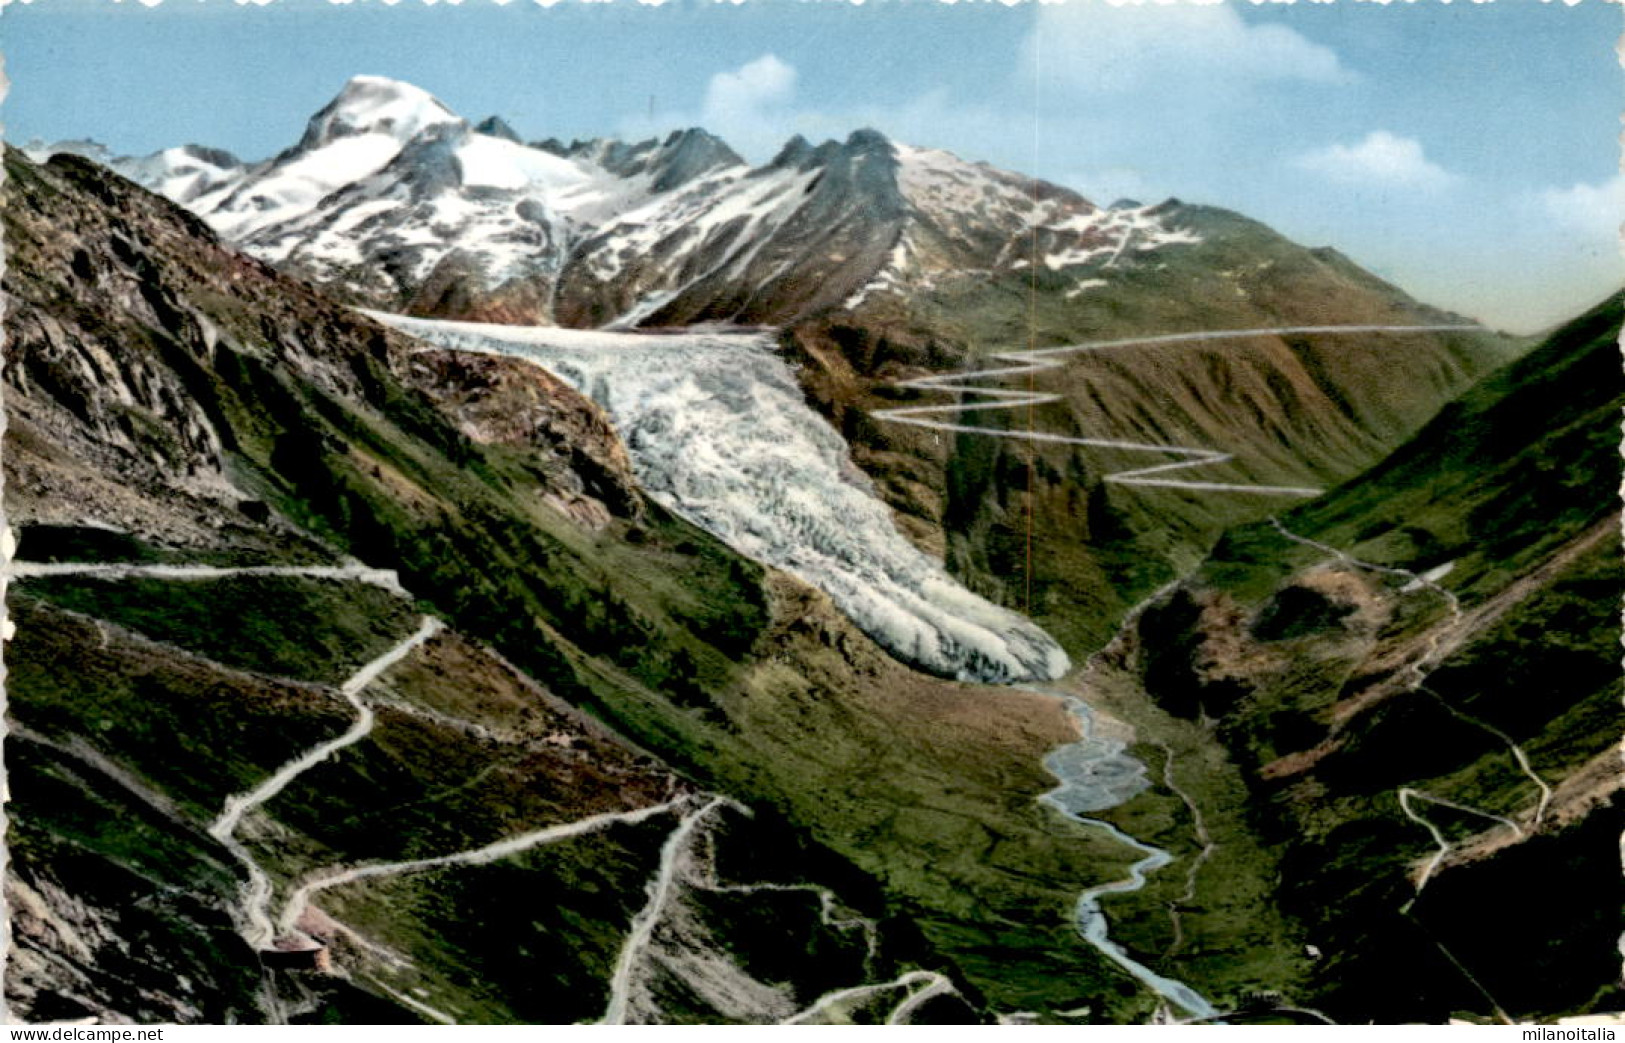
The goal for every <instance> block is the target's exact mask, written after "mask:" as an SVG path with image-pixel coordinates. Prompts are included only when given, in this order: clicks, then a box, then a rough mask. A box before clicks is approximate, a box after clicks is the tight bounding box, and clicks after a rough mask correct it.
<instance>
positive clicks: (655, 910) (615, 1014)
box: [598, 797, 734, 1025]
mask: <svg viewBox="0 0 1625 1043" xmlns="http://www.w3.org/2000/svg"><path fill="white" fill-rule="evenodd" d="M733 803H734V802H733V801H731V800H729V799H728V798H727V797H712V798H711V800H709V801H707V802H706V803H705V804H704V805H702V806H701V807H700V808H698V809H697V810H695V811H694V812H692V813H690V814H689V815H687V816H685V817H684V818H683V820H682V821H681V822H679V823H678V824H677V828H676V829H674V830H672V831H671V836H669V837H667V838H666V842H665V843H664V844H662V845H661V847H660V870H659V872H658V873H656V874H655V879H654V881H653V883H651V884H650V885H649V901H648V903H647V904H646V905H645V906H644V907H643V909H642V910H640V911H639V912H638V914H637V916H635V917H633V919H632V930H631V931H630V933H628V934H627V936H626V941H625V943H624V944H623V945H622V946H621V954H620V956H619V958H618V959H617V960H616V961H615V973H614V976H613V977H611V979H610V984H609V1005H608V1007H607V1008H606V1009H605V1010H604V1016H603V1017H602V1018H600V1019H599V1022H598V1023H599V1024H601V1025H624V1024H626V1019H627V1015H628V1014H629V1013H630V1012H631V1003H632V987H633V977H634V975H635V974H636V973H637V969H638V965H639V964H640V963H641V962H642V959H643V954H644V950H645V949H647V948H648V945H649V940H650V939H651V938H652V937H653V936H654V931H655V928H656V927H657V926H658V925H659V923H660V918H661V916H662V915H663V914H664V912H665V909H666V904H667V903H668V902H670V901H671V898H672V894H673V893H674V892H675V890H676V888H677V873H678V869H679V864H680V862H681V860H682V857H683V855H684V854H685V853H686V851H687V847H688V839H689V837H690V836H692V835H693V833H694V830H695V829H697V828H698V827H699V825H700V821H701V820H702V819H704V818H705V816H706V815H708V814H710V813H711V812H712V811H714V810H716V809H717V808H719V807H721V806H723V805H724V804H733Z"/></svg>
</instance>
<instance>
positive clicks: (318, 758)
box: [209, 616, 442, 949]
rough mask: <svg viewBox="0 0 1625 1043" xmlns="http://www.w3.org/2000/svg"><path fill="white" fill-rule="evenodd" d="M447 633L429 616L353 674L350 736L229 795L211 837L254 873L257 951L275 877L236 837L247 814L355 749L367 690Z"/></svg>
mask: <svg viewBox="0 0 1625 1043" xmlns="http://www.w3.org/2000/svg"><path fill="white" fill-rule="evenodd" d="M441 629H442V624H441V622H440V621H439V620H438V619H435V618H433V617H431V616H425V617H423V621H422V623H421V624H420V625H419V626H418V629H417V631H416V632H415V633H413V634H412V636H410V637H408V638H406V639H405V640H404V641H402V642H400V643H399V644H397V645H396V646H395V647H394V648H391V649H390V650H389V651H387V652H385V653H384V654H383V655H381V656H379V657H378V658H377V659H374V660H373V661H372V662H370V663H367V664H366V665H365V666H363V667H362V668H361V669H360V670H357V671H356V672H355V673H354V674H353V675H351V677H350V679H349V680H347V681H345V682H344V685H343V686H342V687H341V688H340V689H339V692H340V694H341V695H343V696H344V698H345V699H346V700H347V701H348V702H349V703H350V705H351V706H353V707H354V708H355V711H356V721H355V723H354V724H352V725H351V726H350V727H349V728H348V729H346V730H345V732H344V734H342V735H340V736H338V737H337V738H334V739H329V740H327V741H326V742H322V743H318V744H317V745H316V746H313V747H311V748H310V749H309V750H307V751H305V752H304V753H303V754H301V755H299V756H298V757H295V758H294V759H293V760H291V761H289V762H288V763H286V764H284V765H283V766H282V767H280V768H278V769H277V770H276V771H275V772H274V773H272V775H271V776H270V777H269V778H267V779H266V780H265V781H264V782H262V783H260V784H259V785H258V786H256V787H254V788H253V789H252V790H249V791H247V792H246V793H240V794H235V795H233V796H230V797H227V798H226V802H225V805H224V806H223V807H222V809H221V812H220V814H219V816H218V817H216V819H215V820H214V821H213V822H212V823H210V825H209V835H210V836H212V837H214V838H215V839H216V840H218V841H220V843H222V844H224V845H225V847H226V849H227V850H228V851H230V852H231V853H232V855H233V856H234V857H236V859H237V860H238V861H239V862H241V863H242V865H243V867H244V868H245V869H247V870H248V875H249V882H248V883H247V884H246V885H245V886H244V889H243V895H242V907H241V917H242V923H241V925H240V929H241V931H242V933H243V938H244V940H245V941H247V942H248V943H249V944H250V945H251V946H253V947H254V948H256V949H265V948H267V947H269V946H270V944H271V942H272V941H273V940H274V937H275V932H274V929H273V926H272V923H271V916H270V903H271V890H272V887H271V880H270V877H269V876H268V875H267V874H266V872H265V870H264V869H262V868H261V867H260V865H259V863H258V862H257V861H256V860H255V859H254V856H253V855H251V854H250V853H249V851H248V849H247V848H246V847H244V846H243V844H242V842H241V841H239V840H238V839H237V837H236V832H237V827H238V826H239V825H240V824H241V822H242V819H243V816H244V815H246V814H247V813H248V812H250V811H252V810H254V809H255V808H258V807H259V806H260V805H262V804H264V803H265V802H266V801H268V800H270V799H271V798H272V797H274V796H276V795H277V794H278V793H280V792H282V790H283V789H284V788H286V787H287V785H288V783H290V782H292V781H293V780H294V779H296V778H298V777H299V776H300V775H302V774H304V773H305V772H306V771H309V770H310V769H311V768H313V767H315V766H316V765H317V764H320V763H321V762H322V761H324V760H326V759H327V758H328V757H330V756H332V755H333V754H334V753H336V752H337V751H339V750H341V749H343V748H345V747H346V746H352V745H354V744H355V743H358V742H360V741H361V740H362V739H363V738H365V737H366V736H367V734H368V733H369V732H371V731H372V726H373V721H374V714H373V710H372V707H371V706H369V705H368V704H367V703H365V702H363V701H362V700H361V698H360V694H361V691H362V690H363V689H365V688H366V687H367V686H368V685H370V684H371V683H372V682H373V681H375V680H377V679H378V677H379V676H380V675H381V674H383V672H384V671H385V670H388V669H389V668H390V667H391V666H394V665H395V664H396V663H398V662H400V661H401V660H402V659H405V658H406V657H407V656H408V655H410V654H411V653H412V652H413V650H415V649H416V648H418V647H419V646H420V645H422V644H423V643H424V642H426V641H428V640H429V639H430V638H432V637H433V636H434V635H435V634H437V633H439V632H440V630H441Z"/></svg>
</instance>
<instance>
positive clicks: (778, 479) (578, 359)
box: [369, 312, 1069, 682]
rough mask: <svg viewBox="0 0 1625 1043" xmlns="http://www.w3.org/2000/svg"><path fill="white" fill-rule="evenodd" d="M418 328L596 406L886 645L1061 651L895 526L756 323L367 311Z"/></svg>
mask: <svg viewBox="0 0 1625 1043" xmlns="http://www.w3.org/2000/svg"><path fill="white" fill-rule="evenodd" d="M369 314H372V315H373V317H374V318H377V319H379V320H380V321H383V322H386V323H388V324H390V325H392V326H394V327H396V328H398V329H400V330H402V331H404V332H406V333H408V334H411V335H413V336H415V337H417V338H419V339H421V340H423V341H425V342H427V343H429V344H433V345H436V346H439V347H443V348H450V349H456V350H465V351H478V352H483V353H487V354H499V355H511V356H516V357H520V358H526V359H529V360H531V361H533V362H536V363H538V364H540V365H542V366H545V367H546V368H547V369H548V370H550V371H551V372H553V373H555V374H557V375H558V376H559V377H561V378H562V379H564V380H566V381H568V382H569V383H570V384H572V385H573V386H574V387H576V388H577V389H578V390H580V391H582V392H583V393H584V394H586V395H588V396H589V397H591V398H592V399H594V400H595V401H597V402H598V403H599V404H601V405H603V406H604V407H605V408H606V409H608V411H609V413H610V415H611V417H612V418H613V420H614V422H615V426H616V428H617V430H618V431H619V433H620V435H621V438H622V440H623V441H624V442H625V443H626V447H627V450H628V451H629V452H630V454H631V457H632V462H633V466H634V468H635V469H636V471H637V475H638V479H639V481H640V482H641V483H642V484H643V486H644V488H645V489H646V490H647V491H648V492H649V494H650V495H651V496H653V497H654V498H655V499H656V500H658V501H659V502H660V503H661V504H663V505H665V506H666V507H668V508H670V509H672V510H674V511H676V512H678V513H679V514H681V515H683V516H684V517H686V518H688V519H689V520H690V521H692V522H694V523H695V524H697V525H699V526H701V527H702V528H704V529H706V530H707V531H709V532H711V533H713V534H715V535H716V536H718V537H719V538H721V539H722V540H724V541H725V542H727V543H728V544H729V545H730V546H732V547H733V548H735V549H736V550H738V551H740V552H741V553H743V554H746V555H748V556H750V557H753V558H756V559H757V560H760V561H763V562H766V563H768V564H770V565H773V566H775V567H778V568H782V569H784V570H786V571H788V572H791V573H793V574H795V575H796V576H799V577H800V578H802V579H804V580H806V581H807V582H809V583H811V584H812V585H814V586H816V587H818V588H819V589H821V590H823V591H824V592H825V593H827V594H829V596H830V597H831V598H832V599H833V600H834V601H835V603H836V605H837V606H839V607H840V608H841V610H842V611H844V612H845V613H846V614H847V615H848V616H849V617H850V618H851V619H852V621H853V622H854V623H856V624H857V625H858V626H859V627H860V628H862V629H863V630H864V632H865V633H867V634H869V635H870V636H871V637H873V638H874V639H875V640H876V641H877V642H878V643H879V644H881V645H882V646H884V647H885V648H886V649H887V650H888V651H890V652H892V653H893V654H894V655H896V656H897V657H898V658H900V659H903V660H905V661H908V662H911V663H913V664H915V665H918V666H920V667H923V668H924V669H927V670H930V671H932V672H935V673H938V674H943V675H947V676H952V677H958V678H960V679H963V680H973V681H985V682H1009V681H1015V680H1021V679H1026V678H1055V677H1059V676H1060V675H1062V674H1063V673H1065V672H1066V670H1067V669H1068V667H1069V663H1068V661H1067V656H1066V653H1065V652H1063V651H1062V650H1061V648H1060V646H1059V645H1057V644H1056V643H1055V642H1054V640H1053V639H1051V638H1050V637H1049V635H1047V634H1045V633H1044V632H1043V631H1042V630H1040V629H1039V628H1038V627H1037V626H1035V625H1034V624H1033V623H1031V622H1030V621H1029V620H1027V619H1025V618H1023V617H1021V616H1020V615H1017V614H1016V613H1014V612H1010V611H1008V610H1007V609H1003V608H1000V607H998V606H996V605H993V604H991V603H990V602H988V601H985V600H983V599H982V598H980V597H977V596H976V595H975V594H972V593H971V592H970V591H968V590H966V589H965V588H964V587H962V586H960V585H959V583H958V582H957V581H955V580H954V579H953V578H952V577H950V576H949V575H948V574H947V572H946V571H944V570H943V568H942V566H941V565H940V564H939V563H938V562H936V561H934V560H932V559H931V558H929V557H927V556H926V555H925V554H923V553H921V552H920V551H919V550H918V549H916V548H915V547H914V546H913V545H912V544H910V543H909V542H908V541H907V540H905V539H904V538H903V537H902V535H901V534H900V533H898V531H897V529H896V527H895V526H894V525H893V524H892V519H891V515H890V513H889V511H888V510H887V508H886V507H885V505H884V504H882V503H881V502H880V500H879V499H878V498H877V497H876V496H875V495H874V492H873V490H872V489H871V487H870V485H869V483H868V480H867V478H865V477H864V476H863V474H862V473H861V472H860V471H858V469H857V468H856V467H855V466H854V465H853V464H852V463H851V461H850V459H849V458H848V455H847V446H846V443H845V442H844V441H843V440H842V439H841V437H840V435H839V434H837V433H836V432H835V431H834V430H833V429H832V428H831V427H830V426H829V425H828V424H827V423H826V422H825V421H824V420H823V418H822V417H820V416H818V414H817V413H815V412H813V410H812V409H811V408H810V407H809V406H808V405H807V404H806V401H805V400H804V399H803V398H802V395H801V391H800V389H799V388H798V387H797V385H796V382H795V379H794V377H793V376H792V375H791V372H790V369H789V367H788V366H786V365H785V363H784V361H783V360H782V359H781V358H780V357H779V356H778V355H777V354H775V353H774V350H773V341H772V338H771V337H770V336H767V335H762V334H754V335H743V334H728V333H704V332H690V333H686V334H681V335H647V334H636V333H607V332H603V331H588V330H569V329H554V328H547V327H515V326H497V325H486V324H478V323H462V322H447V321H439V320H425V319H409V318H405V317H402V316H396V315H385V314H378V313H370V312H369Z"/></svg>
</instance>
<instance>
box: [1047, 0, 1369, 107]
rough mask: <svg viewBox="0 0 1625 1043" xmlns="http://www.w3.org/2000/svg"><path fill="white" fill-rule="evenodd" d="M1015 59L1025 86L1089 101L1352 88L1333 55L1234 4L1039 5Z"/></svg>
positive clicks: (1078, 0) (1090, 1) (1088, 1)
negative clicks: (1267, 86) (1268, 85)
mask: <svg viewBox="0 0 1625 1043" xmlns="http://www.w3.org/2000/svg"><path fill="white" fill-rule="evenodd" d="M1023 58H1024V65H1025V69H1026V75H1028V76H1029V77H1030V76H1032V75H1034V74H1035V73H1038V74H1040V75H1041V77H1042V79H1043V81H1044V82H1045V83H1051V82H1058V83H1059V84H1060V85H1062V86H1065V87H1070V88H1072V89H1074V90H1079V91H1082V92H1085V93H1091V94H1126V93H1131V92H1135V91H1140V90H1145V89H1149V90H1152V91H1155V92H1159V93H1161V92H1166V91H1168V90H1170V89H1177V88H1180V87H1185V88H1196V89H1213V88H1215V87H1225V86H1234V85H1242V84H1247V83H1265V82H1270V81H1289V80H1299V81H1310V82H1316V83H1339V82H1345V81H1348V80H1350V79H1353V78H1354V77H1353V74H1352V73H1351V72H1350V71H1349V70H1348V69H1347V68H1345V67H1344V65H1343V63H1342V62H1341V61H1340V60H1339V58H1338V56H1337V53H1336V52H1335V51H1333V50H1331V49H1330V48H1328V47H1324V46H1322V45H1320V44H1317V43H1314V42H1313V41H1311V40H1309V39H1307V38H1306V37H1304V36H1303V35H1302V34H1300V33H1298V32H1296V31H1295V30H1292V29H1289V28H1287V27H1286V26H1283V25H1277V24H1263V25H1255V24H1252V23H1249V22H1247V21H1246V20H1245V19H1243V18H1242V16H1241V15H1240V14H1239V13H1238V12H1237V10H1236V8H1235V6H1234V5H1232V4H1203V5H1197V4H1189V3H1176V4H1168V3H1157V4H1136V5H1133V6H1123V5H1114V4H1105V3H1100V2H1095V0H1072V2H1070V3H1064V4H1053V5H1046V6H1045V7H1044V8H1043V9H1042V10H1041V11H1040V12H1039V15H1038V18H1037V21H1036V23H1035V25H1034V28H1033V32H1032V34H1031V35H1030V36H1029V37H1028V39H1027V43H1026V47H1025V53H1024V55H1023Z"/></svg>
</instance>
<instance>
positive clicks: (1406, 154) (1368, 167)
mask: <svg viewBox="0 0 1625 1043" xmlns="http://www.w3.org/2000/svg"><path fill="white" fill-rule="evenodd" d="M1293 165H1294V166H1296V167H1298V168H1299V169H1301V170H1307V171H1311V172H1313V173H1316V174H1320V175H1322V176H1323V177H1326V178H1329V179H1331V180H1333V181H1340V182H1343V183H1345V184H1352V185H1361V186H1365V187H1372V188H1410V189H1421V190H1430V189H1438V188H1444V187H1445V186H1447V185H1450V184H1452V183H1454V182H1455V181H1456V180H1457V177H1456V175H1454V174H1452V173H1450V171H1448V170H1446V169H1444V168H1443V167H1441V166H1439V165H1438V164H1437V163H1435V162H1433V161H1432V160H1430V159H1428V158H1427V155H1426V154H1425V153H1424V152H1423V151H1422V143H1421V142H1420V141H1417V140H1416V139H1415V138H1405V137H1400V136H1399V135H1398V134H1393V133H1390V132H1388V131H1386V130H1374V131H1372V132H1371V133H1370V134H1367V135H1366V136H1365V139H1364V140H1363V141H1360V142H1358V143H1357V144H1353V145H1340V144H1332V145H1327V146H1325V147H1324V148H1318V149H1314V150H1313V151H1310V152H1305V153H1303V154H1302V155H1300V156H1298V157H1297V158H1296V159H1295V160H1293Z"/></svg>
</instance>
